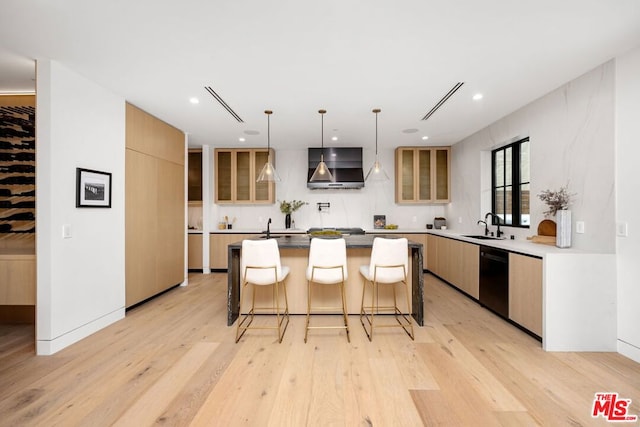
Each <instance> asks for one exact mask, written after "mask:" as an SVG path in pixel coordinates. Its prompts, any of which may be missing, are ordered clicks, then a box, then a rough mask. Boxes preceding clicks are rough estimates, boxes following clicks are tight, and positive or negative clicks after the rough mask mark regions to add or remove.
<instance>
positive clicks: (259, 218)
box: [258, 216, 262, 224]
mask: <svg viewBox="0 0 640 427" xmlns="http://www.w3.org/2000/svg"><path fill="white" fill-rule="evenodd" d="M258 222H259V223H260V224H262V217H261V216H259V217H258Z"/></svg>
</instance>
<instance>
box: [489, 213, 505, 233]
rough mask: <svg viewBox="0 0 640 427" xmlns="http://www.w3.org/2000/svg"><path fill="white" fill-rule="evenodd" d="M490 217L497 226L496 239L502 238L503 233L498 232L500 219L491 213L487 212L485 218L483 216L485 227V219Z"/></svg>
mask: <svg viewBox="0 0 640 427" xmlns="http://www.w3.org/2000/svg"><path fill="white" fill-rule="evenodd" d="M489 217H492V218H494V219H495V220H496V224H497V225H498V230H497V231H496V237H498V238H499V237H500V236H502V235H503V234H504V233H503V232H502V231H500V221H502V218H500V217H499V216H498V215H496V214H494V213H493V212H488V213H487V214H486V215H485V216H484V221H485V226H486V221H487V218H489Z"/></svg>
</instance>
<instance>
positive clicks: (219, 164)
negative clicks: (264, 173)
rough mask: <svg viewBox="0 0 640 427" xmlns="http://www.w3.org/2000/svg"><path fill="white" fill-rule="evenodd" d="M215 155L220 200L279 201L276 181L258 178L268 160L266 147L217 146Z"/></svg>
mask: <svg viewBox="0 0 640 427" xmlns="http://www.w3.org/2000/svg"><path fill="white" fill-rule="evenodd" d="M214 156H215V165H214V168H215V172H214V173H215V185H214V186H215V202H216V203H218V204H233V203H236V204H249V203H251V204H256V203H264V204H273V203H275V184H274V183H267V182H256V179H257V178H258V175H259V174H260V170H261V169H262V167H263V166H264V164H265V163H266V161H267V157H268V156H267V149H266V148H264V149H262V148H240V149H234V148H217V149H216V150H215V153H214ZM271 159H272V161H273V160H274V159H275V153H274V151H273V150H271Z"/></svg>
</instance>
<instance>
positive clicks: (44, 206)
mask: <svg viewBox="0 0 640 427" xmlns="http://www.w3.org/2000/svg"><path fill="white" fill-rule="evenodd" d="M37 94H38V95H37V99H36V102H37V106H36V108H37V109H36V111H37V114H36V132H37V153H36V162H37V167H38V173H37V176H36V216H37V223H36V226H37V237H36V239H37V240H36V241H37V247H36V251H37V305H36V312H37V316H36V342H37V345H36V347H37V353H38V354H52V353H55V352H57V351H59V350H60V349H62V348H64V347H66V346H68V345H70V344H72V343H74V342H76V341H79V340H80V339H82V338H84V337H86V336H88V335H90V334H92V333H93V332H95V331H97V330H99V329H101V328H103V327H105V326H107V325H108V324H111V323H113V322H114V321H116V320H118V319H121V318H122V317H124V305H125V269H124V248H125V228H124V212H125V211H124V200H125V197H124V184H125V176H124V171H125V159H124V154H125V100H124V99H123V98H121V97H119V96H116V95H115V94H113V93H111V92H109V91H108V90H106V89H104V88H102V87H100V86H98V85H97V84H95V83H93V82H91V81H89V80H87V79H86V78H84V77H82V76H81V75H79V74H77V73H75V72H74V71H72V70H70V69H68V68H66V67H65V66H63V65H61V64H60V63H58V62H56V61H48V60H44V61H38V66H37ZM77 167H81V168H87V169H95V170H99V171H105V172H111V173H112V182H111V192H112V199H111V208H110V209H106V208H76V207H75V197H76V168H77ZM64 224H68V225H69V226H70V227H71V238H68V239H63V237H62V226H63V225H64Z"/></svg>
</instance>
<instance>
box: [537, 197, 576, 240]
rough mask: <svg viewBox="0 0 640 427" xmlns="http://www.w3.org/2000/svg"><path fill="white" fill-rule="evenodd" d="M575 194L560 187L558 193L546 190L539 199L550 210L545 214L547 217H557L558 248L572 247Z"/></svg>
mask: <svg viewBox="0 0 640 427" xmlns="http://www.w3.org/2000/svg"><path fill="white" fill-rule="evenodd" d="M573 196H575V194H572V193H569V190H568V188H567V186H564V187H560V190H558V191H551V190H544V191H542V192H541V193H540V194H538V198H539V199H540V200H542V201H543V202H545V203H546V204H547V206H548V208H549V209H548V210H546V211H545V212H543V213H544V216H545V217H550V216H555V217H556V225H557V232H556V246H557V247H559V248H568V247H570V246H571V211H570V210H569V206H570V205H571V198H572V197H573Z"/></svg>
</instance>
